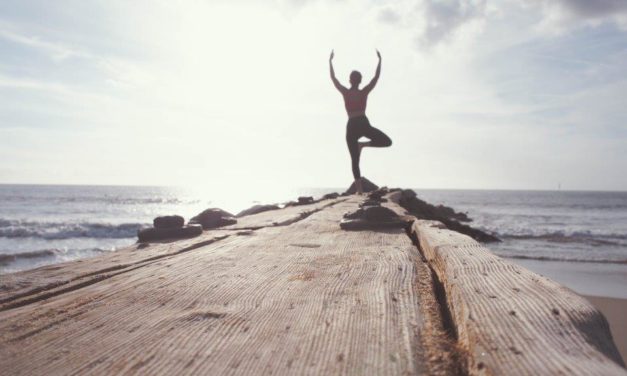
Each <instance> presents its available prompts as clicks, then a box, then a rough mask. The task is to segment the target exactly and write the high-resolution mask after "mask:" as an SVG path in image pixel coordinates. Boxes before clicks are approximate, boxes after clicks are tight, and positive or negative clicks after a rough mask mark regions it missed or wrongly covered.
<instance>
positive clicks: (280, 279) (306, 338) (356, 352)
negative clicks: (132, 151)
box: [0, 200, 431, 375]
mask: <svg viewBox="0 0 627 376" xmlns="http://www.w3.org/2000/svg"><path fill="white" fill-rule="evenodd" d="M356 203H357V201H355V200H352V201H350V202H341V203H338V204H337V205H336V206H334V207H329V208H326V209H325V210H321V211H318V212H316V213H315V214H313V215H310V216H309V217H307V218H306V219H303V220H301V221H298V222H296V223H294V224H292V225H290V226H283V227H269V228H264V229H261V230H258V231H254V232H249V233H248V235H244V234H240V235H235V236H229V237H227V238H225V239H222V240H220V241H218V242H214V243H211V244H208V245H206V246H202V247H199V248H195V249H193V250H191V251H189V252H183V253H178V254H176V255H174V256H172V257H166V258H163V259H160V260H157V261H156V262H151V263H146V264H144V265H142V266H141V267H138V268H136V269H134V270H133V271H132V272H127V273H121V274H117V275H114V276H111V277H110V278H107V279H104V280H101V281H99V282H98V283H94V284H90V285H88V286H84V287H81V288H78V289H76V290H73V291H68V292H65V293H63V294H60V295H57V296H54V297H52V298H49V299H46V300H40V301H36V302H33V303H31V304H28V305H24V306H21V307H16V308H12V309H7V310H5V311H3V312H0V369H2V370H9V373H10V374H13V375H22V374H24V375H26V374H28V375H33V374H35V375H37V374H103V373H104V374H118V373H122V374H131V373H142V374H164V375H170V374H192V373H194V374H410V373H411V374H416V373H417V374H420V373H429V374H430V373H431V372H429V370H428V369H427V368H426V364H425V362H424V361H423V351H422V348H421V346H422V339H421V330H422V329H421V328H422V325H423V320H422V317H421V315H420V312H421V311H420V309H419V308H420V307H419V301H420V298H419V296H418V293H417V288H418V287H417V283H416V281H417V276H418V274H417V268H418V269H420V268H422V269H420V270H422V272H423V273H424V271H425V269H426V265H424V264H422V265H418V266H417V265H416V264H415V262H416V260H417V259H419V254H418V251H417V249H416V247H415V246H414V245H413V244H412V243H411V241H410V239H409V237H408V236H406V234H405V233H404V231H403V230H387V231H385V232H374V231H361V232H345V231H341V230H340V229H339V225H338V223H339V219H340V218H341V215H342V214H343V212H344V211H346V210H350V209H354V208H356Z"/></svg>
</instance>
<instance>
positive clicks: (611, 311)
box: [584, 296, 627, 360]
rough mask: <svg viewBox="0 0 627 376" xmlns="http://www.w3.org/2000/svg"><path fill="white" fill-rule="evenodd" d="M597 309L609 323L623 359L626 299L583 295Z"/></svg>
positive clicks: (626, 336) (626, 350)
mask: <svg viewBox="0 0 627 376" xmlns="http://www.w3.org/2000/svg"><path fill="white" fill-rule="evenodd" d="M584 297H585V298H586V299H588V300H589V301H590V302H591V303H592V304H594V306H595V307H597V309H599V310H600V311H601V312H602V313H603V315H604V316H605V318H606V319H607V321H608V322H609V324H610V329H611V331H612V337H613V339H614V343H615V344H616V347H618V351H620V354H621V356H622V357H623V360H625V359H627V323H626V322H625V321H626V317H627V299H618V298H606V297H600V296H584Z"/></svg>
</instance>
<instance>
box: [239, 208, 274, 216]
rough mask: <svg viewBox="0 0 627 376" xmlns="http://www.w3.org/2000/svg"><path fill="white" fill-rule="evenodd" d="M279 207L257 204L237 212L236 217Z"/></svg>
mask: <svg viewBox="0 0 627 376" xmlns="http://www.w3.org/2000/svg"><path fill="white" fill-rule="evenodd" d="M277 209H280V208H279V206H278V205H255V206H252V207H250V208H248V209H246V210H242V211H241V212H239V213H237V215H236V217H243V216H245V215H252V214H257V213H262V212H265V211H268V210H277Z"/></svg>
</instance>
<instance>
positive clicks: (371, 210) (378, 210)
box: [363, 206, 398, 221]
mask: <svg viewBox="0 0 627 376" xmlns="http://www.w3.org/2000/svg"><path fill="white" fill-rule="evenodd" d="M363 209H364V219H365V220H367V221H393V220H397V219H398V214H396V212H395V211H394V210H392V209H390V208H386V207H385V206H367V207H364V208H363Z"/></svg>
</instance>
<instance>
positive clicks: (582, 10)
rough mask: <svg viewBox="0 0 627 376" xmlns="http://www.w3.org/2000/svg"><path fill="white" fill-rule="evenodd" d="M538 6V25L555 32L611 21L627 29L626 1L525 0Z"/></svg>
mask: <svg viewBox="0 0 627 376" xmlns="http://www.w3.org/2000/svg"><path fill="white" fill-rule="evenodd" d="M526 3H527V4H533V5H534V6H539V7H540V9H541V12H542V17H543V19H542V21H541V22H540V27H541V28H542V29H544V30H548V31H551V32H555V33H564V32H566V31H568V30H571V29H576V28H580V27H581V26H598V25H600V24H604V23H613V24H615V25H616V26H618V27H619V28H621V29H623V30H627V1H624V0H594V1H591V0H542V1H541V2H539V3H538V2H537V1H531V0H526Z"/></svg>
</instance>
